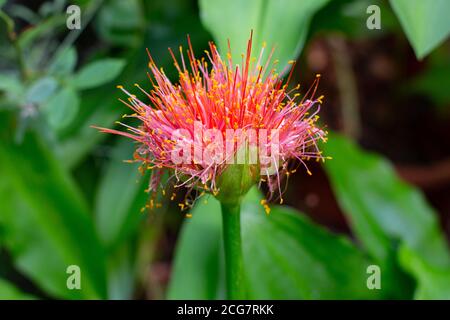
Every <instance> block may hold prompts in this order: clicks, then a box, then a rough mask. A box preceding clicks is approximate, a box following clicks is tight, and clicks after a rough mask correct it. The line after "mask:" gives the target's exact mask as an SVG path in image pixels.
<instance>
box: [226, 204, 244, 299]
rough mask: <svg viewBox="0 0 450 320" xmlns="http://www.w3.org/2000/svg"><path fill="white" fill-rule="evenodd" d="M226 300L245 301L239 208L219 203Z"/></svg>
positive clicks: (237, 205) (238, 206)
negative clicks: (221, 222)
mask: <svg viewBox="0 0 450 320" xmlns="http://www.w3.org/2000/svg"><path fill="white" fill-rule="evenodd" d="M221 207H222V221H223V240H224V249H225V268H226V284H227V295H228V299H232V300H238V299H245V298H246V294H245V286H244V266H243V262H242V246H241V218H240V216H241V214H240V213H241V212H240V211H241V206H240V204H239V203H236V204H227V203H221Z"/></svg>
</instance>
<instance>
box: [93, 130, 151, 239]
mask: <svg viewBox="0 0 450 320" xmlns="http://www.w3.org/2000/svg"><path fill="white" fill-rule="evenodd" d="M134 149H135V145H134V144H133V143H132V142H131V141H130V140H129V139H125V138H124V139H120V140H119V142H118V144H117V146H116V147H115V148H114V150H113V152H112V155H111V159H110V164H109V165H108V166H107V168H106V171H105V173H104V174H103V176H102V179H101V181H100V184H99V187H98V191H97V196H96V203H95V212H96V225H97V230H98V233H99V235H100V238H101V240H102V241H103V243H104V244H105V245H106V246H107V247H112V246H113V245H116V244H118V243H120V242H121V240H123V239H124V238H126V237H127V236H128V235H129V233H130V232H131V231H133V230H135V229H136V228H137V226H138V224H139V221H141V219H142V217H143V214H142V213H141V212H140V209H141V208H142V207H143V206H144V205H145V201H146V198H148V194H147V193H145V192H144V189H145V181H146V178H144V177H143V176H142V175H141V174H140V172H139V170H138V166H139V165H138V164H130V163H125V162H124V160H130V159H133V152H134ZM124 186H126V188H124Z"/></svg>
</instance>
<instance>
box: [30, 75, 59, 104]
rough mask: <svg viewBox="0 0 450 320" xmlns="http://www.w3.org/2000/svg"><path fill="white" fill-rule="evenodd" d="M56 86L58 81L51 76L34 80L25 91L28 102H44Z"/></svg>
mask: <svg viewBox="0 0 450 320" xmlns="http://www.w3.org/2000/svg"><path fill="white" fill-rule="evenodd" d="M57 88H58V83H57V82H56V80H55V79H54V78H52V77H45V78H41V79H39V80H37V81H35V82H34V83H33V84H32V85H31V86H30V87H29V88H28V90H27V92H26V101H27V102H28V103H42V102H45V101H46V100H47V99H48V98H50V96H51V95H52V94H53V93H54V92H55V91H56V89H57Z"/></svg>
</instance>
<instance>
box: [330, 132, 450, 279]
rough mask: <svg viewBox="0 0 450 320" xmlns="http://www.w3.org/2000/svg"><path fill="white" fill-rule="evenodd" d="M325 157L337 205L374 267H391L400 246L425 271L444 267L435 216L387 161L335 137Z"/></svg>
mask: <svg viewBox="0 0 450 320" xmlns="http://www.w3.org/2000/svg"><path fill="white" fill-rule="evenodd" d="M325 153H326V154H327V155H329V156H332V157H333V159H332V160H329V161H327V162H326V163H325V168H326V170H327V172H328V175H329V178H330V180H331V185H332V187H333V189H334V192H335V194H336V197H337V199H338V202H339V204H340V206H341V207H342V209H343V211H344V213H345V214H346V215H347V216H348V217H349V220H350V224H351V226H352V230H353V231H354V233H355V235H356V236H357V238H358V240H359V241H361V242H362V244H363V245H364V246H365V247H366V248H367V250H368V251H369V253H370V254H371V255H372V256H373V257H374V258H375V259H376V260H377V261H378V262H379V263H382V264H384V263H390V264H392V263H395V260H396V257H395V256H396V252H397V248H398V246H403V247H405V248H406V249H407V250H410V251H412V252H414V254H415V255H416V256H417V257H418V258H420V259H421V261H423V262H424V263H426V264H428V265H430V266H433V267H436V268H450V255H449V251H448V248H447V245H446V241H445V239H444V236H443V234H442V232H441V230H440V227H439V223H438V221H437V218H436V214H435V212H434V211H433V209H431V208H430V206H429V205H428V204H427V202H426V201H425V199H424V198H423V195H422V194H421V193H420V192H419V191H418V190H416V189H414V188H413V187H411V186H409V185H408V184H406V183H404V182H403V181H401V180H400V179H399V178H398V177H397V175H396V174H395V171H394V169H393V168H392V167H391V165H390V164H389V163H388V162H387V161H385V160H383V159H382V158H381V157H379V156H376V155H374V154H372V153H367V152H364V151H362V150H360V149H359V148H358V147H356V146H355V145H354V144H353V143H351V142H349V141H348V140H346V139H345V138H344V137H341V136H339V135H335V134H333V135H331V136H330V139H329V142H328V143H327V144H326V145H325ZM393 260H394V262H393ZM403 267H405V268H407V269H408V267H407V266H403ZM449 270H450V269H449Z"/></svg>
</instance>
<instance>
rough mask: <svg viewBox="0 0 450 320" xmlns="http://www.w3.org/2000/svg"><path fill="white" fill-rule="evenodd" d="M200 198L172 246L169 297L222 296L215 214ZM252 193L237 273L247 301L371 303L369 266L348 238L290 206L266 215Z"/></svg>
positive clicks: (255, 192) (256, 194)
mask: <svg viewBox="0 0 450 320" xmlns="http://www.w3.org/2000/svg"><path fill="white" fill-rule="evenodd" d="M207 199H208V203H207V204H206V205H205V204H203V200H199V202H198V205H197V206H196V208H195V209H194V210H193V213H192V218H191V219H188V220H186V222H185V225H184V227H183V229H182V233H181V237H180V238H179V242H178V244H177V249H176V255H175V264H174V268H173V271H172V279H171V283H170V286H169V291H168V298H169V299H213V298H214V299H217V298H223V276H224V275H223V271H222V270H223V269H222V268H223V266H222V263H223V259H222V253H220V254H219V252H218V251H219V248H220V252H221V251H222V249H221V242H222V236H221V233H222V232H221V213H220V205H219V203H218V201H217V200H215V199H214V198H212V197H207ZM260 199H261V196H260V194H259V191H258V190H256V189H253V190H251V191H250V192H249V194H248V195H247V196H246V197H245V199H244V202H243V206H242V210H241V214H242V217H241V221H242V238H243V239H242V245H243V255H244V268H245V273H246V278H247V283H248V294H249V298H251V299H330V298H342V299H351V298H359V299H370V298H379V297H381V296H383V295H384V294H385V293H384V292H376V291H371V290H369V289H368V288H367V286H366V280H367V273H366V270H367V267H368V266H369V265H370V264H371V263H370V261H369V260H368V259H367V258H366V257H365V256H364V254H362V253H361V252H360V251H359V250H358V249H357V248H356V247H355V246H354V245H353V244H351V242H350V241H348V240H347V239H345V238H344V237H342V236H337V235H334V234H331V233H330V232H328V231H326V230H324V229H323V228H321V227H319V226H317V225H315V224H314V223H312V222H311V221H309V220H308V219H307V218H306V217H305V216H304V215H302V214H300V213H298V212H297V211H295V210H294V209H290V208H287V207H281V206H274V207H273V208H272V212H271V214H270V215H269V216H267V215H266V214H265V212H264V209H263V207H262V206H261V205H260V204H259V201H260Z"/></svg>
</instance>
